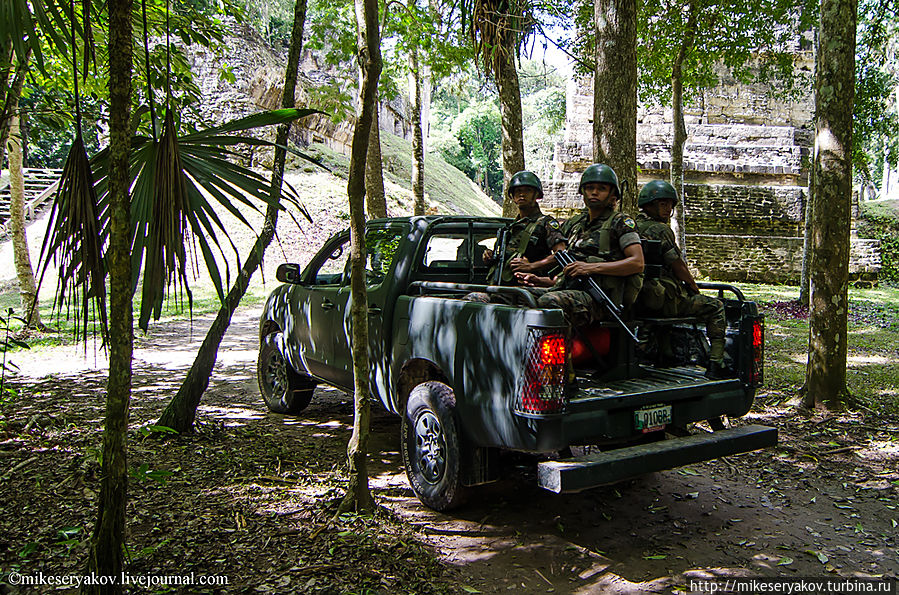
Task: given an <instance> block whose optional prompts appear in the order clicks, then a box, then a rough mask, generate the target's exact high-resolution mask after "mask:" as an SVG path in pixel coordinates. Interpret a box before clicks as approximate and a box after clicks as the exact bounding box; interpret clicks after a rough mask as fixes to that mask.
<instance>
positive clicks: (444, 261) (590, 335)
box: [258, 216, 777, 510]
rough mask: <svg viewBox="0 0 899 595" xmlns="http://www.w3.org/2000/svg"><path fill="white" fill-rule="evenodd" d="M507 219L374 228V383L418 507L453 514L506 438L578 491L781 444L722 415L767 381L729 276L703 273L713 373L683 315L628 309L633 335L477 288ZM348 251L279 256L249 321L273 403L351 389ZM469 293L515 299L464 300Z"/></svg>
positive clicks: (300, 404)
mask: <svg viewBox="0 0 899 595" xmlns="http://www.w3.org/2000/svg"><path fill="white" fill-rule="evenodd" d="M508 223H509V220H508V219H500V218H474V217H461V216H446V217H441V216H431V217H413V218H404V219H379V220H373V221H370V222H369V223H368V225H367V231H366V245H367V251H368V256H367V260H366V281H367V287H368V322H369V340H370V343H369V353H370V358H371V377H370V384H369V386H370V388H371V393H372V398H377V399H378V400H380V401H381V403H382V404H383V405H384V407H386V408H387V409H388V410H389V411H391V412H393V413H395V414H397V415H400V416H402V454H403V460H404V463H405V467H406V474H407V476H408V479H409V483H410V484H411V486H412V489H413V490H414V491H415V494H416V495H417V496H418V498H419V499H420V500H421V501H422V502H423V503H424V504H426V505H427V506H429V507H431V508H434V509H437V510H446V509H450V508H452V507H455V506H458V505H459V504H460V503H461V502H462V501H463V499H464V496H465V494H466V492H468V491H469V489H470V488H471V487H472V486H477V485H479V484H483V483H487V482H490V481H493V480H496V479H498V478H499V477H500V473H501V471H502V469H501V461H502V459H504V458H508V457H503V456H501V454H502V451H517V452H521V453H530V454H533V455H534V456H533V457H532V458H533V461H534V464H535V465H536V467H537V481H538V483H539V485H540V486H541V487H543V488H545V489H547V490H551V491H553V492H575V491H580V490H584V489H587V488H591V487H594V486H599V485H603V484H608V483H613V482H617V481H620V480H624V479H628V478H632V477H635V476H637V475H640V474H644V473H648V472H652V471H658V470H662V469H671V468H674V467H678V466H682V465H686V464H690V463H696V462H699V461H706V460H710V459H714V458H717V457H722V456H727V455H733V454H737V453H741V452H747V451H751V450H755V449H759V448H764V447H767V446H771V445H773V444H775V443H776V441H777V433H776V430H775V429H774V428H768V427H764V426H758V425H742V426H739V427H731V428H725V427H724V423H723V419H722V418H723V416H728V417H731V418H734V417H740V416H743V415H745V414H746V413H747V412H748V411H749V409H750V407H751V405H752V402H753V398H754V396H755V391H756V389H757V388H758V387H759V386H760V384H761V382H762V355H763V348H764V340H763V339H764V326H763V319H762V317H761V316H760V315H759V314H758V310H757V308H756V304H755V303H753V302H751V301H747V300H746V299H744V297H743V295H742V293H741V292H740V291H739V289H737V288H736V287H733V286H729V285H717V284H706V285H705V286H704V289H705V290H713V291H714V290H717V291H718V294H719V296H720V297H722V299H724V302H725V309H726V312H727V320H728V330H727V353H728V357H727V360H726V363H727V366H728V369H729V371H730V375H731V376H732V378H728V379H724V380H709V379H707V378H705V376H704V374H703V373H704V369H703V367H702V363H703V362H702V361H701V358H702V351H703V346H704V345H707V343H706V341H705V337H704V333H703V332H702V331H700V330H698V327H697V325H696V321H694V320H686V319H635V320H630V321H627V324H628V325H629V326H630V327H631V329H632V330H635V331H636V334H637V335H638V337H640V342H639V343H638V344H635V342H634V341H633V340H632V339H631V338H630V337H628V335H627V334H626V333H625V332H624V331H623V329H621V328H617V327H616V325H615V324H614V323H601V324H599V325H596V326H594V327H592V328H590V329H577V330H573V329H571V328H569V327H568V326H567V325H566V323H565V320H564V318H563V315H562V311H561V310H543V309H538V308H537V307H536V302H535V300H534V297H533V295H532V294H531V293H529V292H528V291H526V290H524V289H521V288H517V287H498V286H491V285H488V284H487V276H488V267H487V265H486V264H485V263H484V261H483V258H482V254H483V251H484V249H485V248H487V247H490V248H492V247H493V243H494V241H495V238H496V237H497V232H498V230H499V229H500V228H502V227H503V226H505V225H507V224H508ZM349 251H350V250H349V232H348V231H347V232H344V233H341V234H338V235H336V236H334V237H332V238H331V239H329V240H328V241H327V243H326V244H325V245H324V247H323V248H322V249H321V250H320V251H319V252H318V254H317V255H316V256H315V257H314V258H313V259H312V260H311V261H310V263H309V265H308V266H306V268H305V269H304V270H302V271H301V270H300V267H299V266H298V265H296V264H283V265H281V266H280V267H279V269H278V275H277V276H278V279H279V281H281V282H282V283H283V284H282V285H280V286H279V287H278V288H277V289H275V290H274V292H272V294H271V296H270V297H269V298H268V301H267V302H266V304H265V308H264V311H263V314H262V319H261V321H260V328H259V334H260V351H259V360H258V378H259V386H260V389H261V392H262V395H263V397H264V399H265V401H266V404H267V405H268V407H269V409H270V410H271V411H274V412H277V413H287V414H297V413H299V412H300V411H302V410H303V409H304V408H305V407H306V406H307V405H308V404H309V402H310V400H311V399H312V395H313V389H314V388H315V386H316V384H318V383H325V384H328V385H331V386H334V387H337V388H339V389H343V390H345V391H348V392H352V390H353V366H352V356H351V352H350V336H351V333H350V328H351V327H350V318H349V311H350V309H349V300H350V293H349V266H348V253H349ZM651 269H652V267H651V266H649V267H648V268H647V270H648V272H649V271H651ZM470 291H486V292H488V293H501V294H505V295H506V296H509V297H510V298H512V300H510V301H513V302H514V303H515V304H516V305H503V304H485V303H479V302H469V301H465V300H463V299H461V298H462V297H463V296H464V295H465V294H466V293H467V292H470ZM661 336H667V337H669V339H668V340H669V341H671V343H672V344H674V345H676V346H677V347H678V349H676V350H675V354H676V356H677V357H678V358H679V359H678V361H674V362H672V361H670V359H669V360H668V361H666V362H665V364H666V367H661V366H659V365H656V361H657V359H658V358H657V357H656V355H655V353H654V344H655V343H656V339H657V338H658V337H661ZM668 356H669V358H670V353H668ZM672 364H673V365H672ZM695 422H707V424H705V423H703V424H701V427H702V428H704V427H705V426H706V425H707V426H708V427H710V428H711V429H712V430H713V431H709V430H703V429H700V428H697V427H696V423H695ZM585 453H586V454H585Z"/></svg>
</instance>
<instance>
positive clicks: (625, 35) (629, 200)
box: [593, 0, 637, 213]
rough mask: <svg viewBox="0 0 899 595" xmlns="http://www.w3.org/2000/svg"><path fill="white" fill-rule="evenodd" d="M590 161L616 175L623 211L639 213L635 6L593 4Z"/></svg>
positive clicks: (631, 2) (600, 0)
mask: <svg viewBox="0 0 899 595" xmlns="http://www.w3.org/2000/svg"><path fill="white" fill-rule="evenodd" d="M593 18H594V24H595V26H596V74H595V76H594V79H593V161H594V162H596V163H605V164H606V165H609V166H611V167H612V169H614V170H615V173H617V174H618V179H619V181H620V182H621V191H622V197H621V210H622V211H625V212H629V213H634V212H636V210H637V193H636V191H635V190H636V187H637V3H636V0H596V2H595V4H594V12H593Z"/></svg>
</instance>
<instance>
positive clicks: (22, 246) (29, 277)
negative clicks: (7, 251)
mask: <svg viewBox="0 0 899 595" xmlns="http://www.w3.org/2000/svg"><path fill="white" fill-rule="evenodd" d="M10 121H11V125H10V135H9V186H10V188H9V190H10V197H9V231H10V235H11V236H12V247H13V260H14V261H15V263H16V276H17V277H18V278H19V297H20V298H21V301H22V317H23V318H25V319H26V320H27V321H28V322H27V327H28V328H33V329H39V328H43V326H44V325H43V324H42V323H41V313H40V310H38V307H37V283H36V282H35V280H34V269H33V268H32V267H31V253H30V252H29V250H28V234H27V232H26V231H25V163H24V159H23V157H22V137H21V136H20V134H19V117H18V116H16V115H14V116H13V117H12V118H11V120H10Z"/></svg>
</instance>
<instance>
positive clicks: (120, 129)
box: [73, 0, 134, 593]
mask: <svg viewBox="0 0 899 595" xmlns="http://www.w3.org/2000/svg"><path fill="white" fill-rule="evenodd" d="M131 6H132V2H131V0H110V2H109V4H108V7H109V41H108V47H109V157H110V168H109V209H110V219H111V223H110V227H109V265H108V267H109V297H110V308H109V320H110V329H109V330H110V332H109V380H108V383H107V387H106V391H107V392H106V417H105V422H104V431H103V458H102V473H101V477H102V479H101V484H100V498H99V502H98V511H97V521H96V525H95V526H94V532H93V535H92V537H91V550H90V557H89V559H88V571H89V572H96V573H97V574H99V575H106V576H121V573H122V552H123V546H124V540H125V504H126V498H127V492H128V458H127V435H128V434H127V433H128V406H129V402H130V400H131V359H132V349H133V339H134V320H133V314H132V297H133V294H132V290H131V203H130V200H129V193H128V189H129V186H130V182H131V176H130V173H129V159H128V158H129V154H130V149H131V138H130V137H131V134H130V132H131V128H130V125H129V119H130V115H131V59H132V53H131V48H132V34H131V33H132V30H131ZM73 26H74V25H73ZM93 589H96V592H101V588H100V587H99V586H96V587H93ZM88 590H90V589H88ZM102 590H103V591H106V592H113V593H120V592H122V587H121V585H113V586H108V587H106V588H104V589H102Z"/></svg>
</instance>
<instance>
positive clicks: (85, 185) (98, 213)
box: [38, 130, 108, 344]
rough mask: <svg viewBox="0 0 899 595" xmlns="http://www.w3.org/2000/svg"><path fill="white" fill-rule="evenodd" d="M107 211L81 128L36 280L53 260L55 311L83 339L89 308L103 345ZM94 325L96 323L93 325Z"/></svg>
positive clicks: (105, 331)
mask: <svg viewBox="0 0 899 595" xmlns="http://www.w3.org/2000/svg"><path fill="white" fill-rule="evenodd" d="M106 218H108V211H107V210H105V209H103V208H101V207H100V204H99V201H98V200H97V193H96V190H95V188H94V181H93V173H92V172H91V167H90V162H89V161H88V158H87V152H86V150H85V148H84V141H83V139H82V137H81V131H80V130H79V131H77V132H76V136H75V142H74V143H72V147H71V149H70V150H69V155H68V158H67V159H66V164H65V167H64V168H63V173H62V178H61V179H60V182H59V190H58V191H57V193H56V197H55V199H54V201H53V205H52V207H51V209H50V217H49V221H48V226H47V235H46V236H44V242H43V244H42V246H41V258H40V263H41V265H40V270H41V276H40V282H39V283H38V291H40V284H41V283H43V280H44V275H45V274H46V272H47V267H48V266H49V264H50V262H51V261H53V263H54V264H56V266H57V271H58V277H59V281H58V283H57V287H56V293H55V296H54V300H53V310H54V311H55V312H56V313H57V314H61V313H62V311H63V309H65V311H66V317H67V318H68V317H69V315H71V316H72V317H73V318H74V322H75V325H74V335H75V340H76V341H78V340H80V339H86V338H87V332H88V327H89V325H90V320H91V318H92V317H91V316H90V314H91V307H90V305H91V303H93V305H94V307H93V312H94V313H95V314H96V315H97V316H98V318H99V321H100V332H101V335H102V337H103V342H104V344H105V342H106V339H107V337H108V325H107V318H106V269H105V267H104V260H103V256H104V254H103V246H104V244H105V240H106V237H107V236H106V233H107V229H106V228H104V226H103V225H102V224H101V221H103V220H105V219H106ZM94 328H95V327H94Z"/></svg>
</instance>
